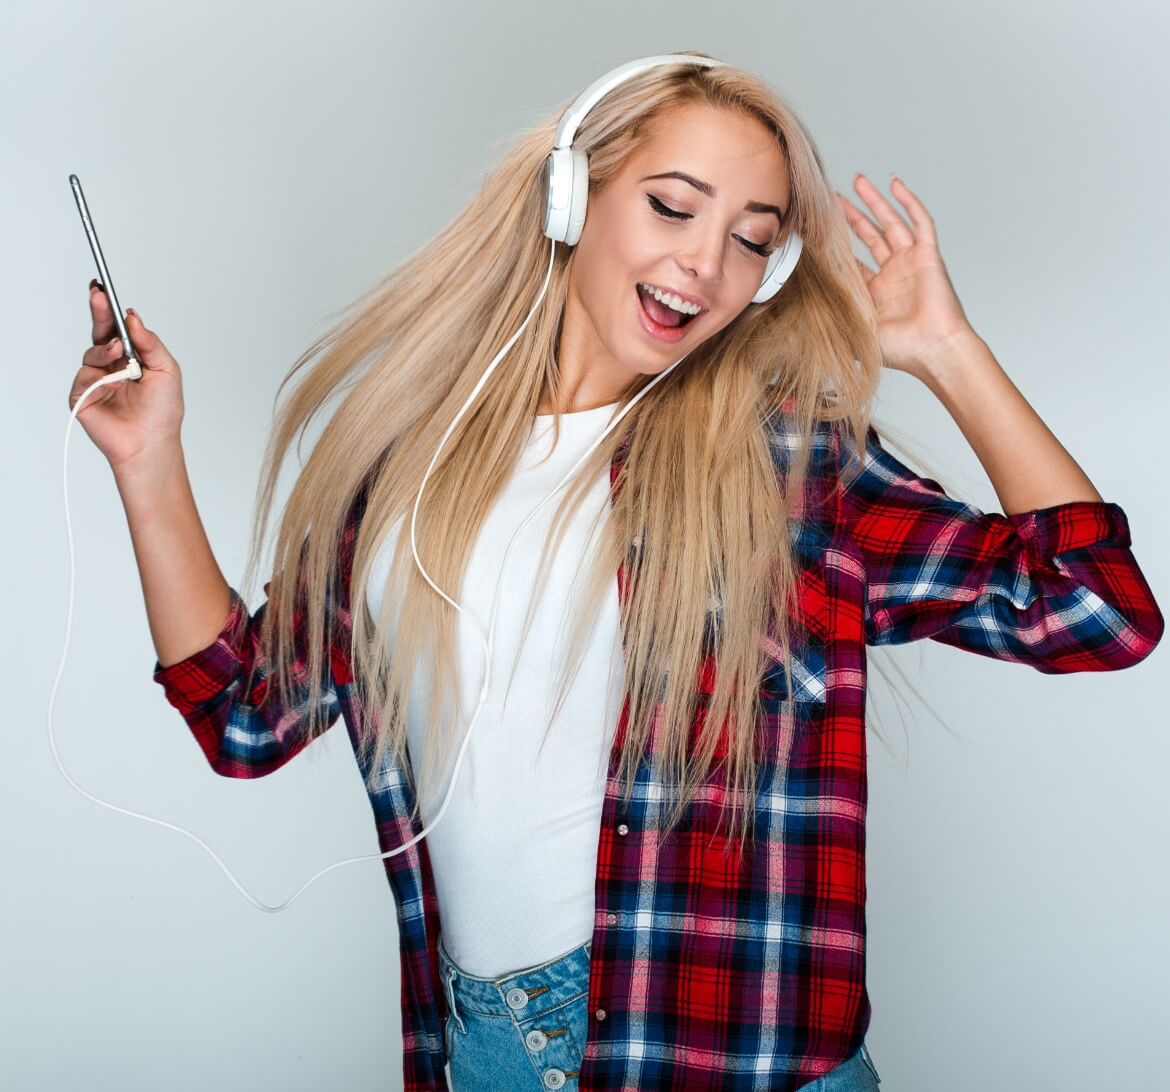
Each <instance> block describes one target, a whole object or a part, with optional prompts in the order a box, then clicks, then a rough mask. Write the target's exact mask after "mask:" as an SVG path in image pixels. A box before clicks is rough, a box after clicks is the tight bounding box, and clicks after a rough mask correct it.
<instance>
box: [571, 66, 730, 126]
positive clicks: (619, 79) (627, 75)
mask: <svg viewBox="0 0 1170 1092" xmlns="http://www.w3.org/2000/svg"><path fill="white" fill-rule="evenodd" d="M660 64H697V65H704V66H706V67H708V68H717V67H719V66H721V65H722V64H723V62H722V61H716V60H713V59H712V58H710V57H700V56H699V55H698V54H697V53H667V54H660V55H658V56H655V57H643V58H642V59H641V60H638V61H629V62H628V63H627V64H623V65H621V66H619V67H618V68H615V69H614V70H613V71H612V72H607V73H606V74H605V75H604V76H601V77H600V78H598V79H596V80H594V81H593V82H592V83H591V84H590V85H589V86H588V87H586V88H585V90H584V91H582V92H581V94H580V95H578V96H577V101H576V102H574V103H573V105H572V106H570V107H569V109H568V110H566V111H565V114H564V117H562V118H561V123H560V125H558V126H557V135H556V139H555V140H554V141H553V147H554V148H567V147H568V146H569V145H570V144H572V143H573V137H575V136H576V135H577V128H578V126H579V125H580V124H581V122H582V121H584V119H585V115H586V114H588V113H589V111H590V110H592V109H593V107H594V106H596V105H597V103H598V102H600V101H601V100H602V99H603V98H605V96H606V95H608V94H609V93H610V92H611V91H612V90H613V89H614V88H615V87H617V86H618V84H621V83H625V82H626V80H628V79H632V78H633V77H634V76H637V75H638V74H639V73H640V72H645V71H646V70H647V69H649V68H655V67H657V66H658V65H660Z"/></svg>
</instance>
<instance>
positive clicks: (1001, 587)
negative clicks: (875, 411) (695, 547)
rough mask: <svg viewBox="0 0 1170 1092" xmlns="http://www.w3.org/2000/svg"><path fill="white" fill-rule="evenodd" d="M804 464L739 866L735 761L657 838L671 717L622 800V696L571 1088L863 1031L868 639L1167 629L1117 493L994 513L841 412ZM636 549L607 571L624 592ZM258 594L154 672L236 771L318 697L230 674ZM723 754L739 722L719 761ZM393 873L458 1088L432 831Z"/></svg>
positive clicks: (383, 820)
mask: <svg viewBox="0 0 1170 1092" xmlns="http://www.w3.org/2000/svg"><path fill="white" fill-rule="evenodd" d="M771 429H772V431H771V434H770V435H771V443H772V450H773V456H774V462H775V464H776V467H777V472H778V474H783V473H784V470H785V466H786V464H787V463H788V461H789V459H790V457H791V454H792V451H793V450H794V448H793V444H794V437H793V436H791V435H790V434H789V433H788V432H787V431H786V428H785V424H784V420H783V419H781V420H779V421H777V422H774V423H773V424H772V425H771ZM627 450H628V440H627V442H626V443H625V444H624V445H623V447H622V448H621V449H619V451H618V453H617V454H616V455H615V458H614V461H613V464H612V466H611V470H610V481H611V485H613V486H614V489H615V492H616V490H617V489H620V482H618V480H617V475H618V471H619V469H620V467H621V465H622V463H623V462H624V458H625V454H626V452H627ZM811 455H812V463H811V467H810V477H809V489H808V491H807V492H806V494H805V496H806V501H805V502H804V503H803V504H802V505H799V506H798V507H797V509H796V511H795V512H794V517H793V520H792V541H793V546H794V548H795V550H796V553H797V556H798V559H799V562H800V567H801V578H800V586H799V601H798V602H797V603H796V604H795V607H796V609H795V611H794V612H793V614H792V617H793V620H794V623H795V632H794V634H793V641H794V648H793V670H794V680H793V681H794V686H793V693H791V694H789V692H788V687H787V686H786V683H785V678H784V675H783V673H782V672H781V670H780V664H779V660H778V657H779V648H778V646H777V645H776V642H775V641H774V640H773V635H772V633H771V631H770V630H769V632H768V633H765V634H762V635H761V641H762V643H763V646H764V648H765V649H766V650H767V651H768V652H769V654H770V657H771V659H770V661H769V665H770V666H769V667H768V669H767V670H766V671H765V673H764V676H763V679H762V681H761V698H762V704H763V714H762V716H761V720H760V723H759V725H758V732H759V736H760V741H761V755H762V761H761V767H760V781H759V790H758V795H757V797H756V800H755V812H756V831H755V836H754V839H753V840H752V841H750V842H749V844H748V847H747V852H746V853H745V855H744V858H743V860H742V862H740V861H737V860H736V858H735V856H734V855H733V854H729V853H728V852H727V849H728V841H727V839H726V838H725V836H724V829H725V824H724V825H722V826H721V825H720V824H719V811H720V807H721V805H722V803H723V799H724V790H723V786H722V780H723V775H722V773H721V772H716V773H715V774H712V775H711V776H710V777H709V779H708V781H707V783H706V784H705V785H704V787H703V789H702V791H701V792H700V793H699V795H698V797H697V798H696V799H695V801H694V803H693V805H692V806H691V809H690V811H689V813H688V818H687V821H686V822H684V823H683V824H682V825H681V826H680V827H678V828H676V829H675V830H674V831H672V832H670V833H669V834H664V833H662V830H663V827H664V826H665V817H666V815H667V812H668V810H669V807H670V805H671V803H672V802H673V801H672V798H671V796H670V792H671V790H670V788H669V786H668V784H667V783H666V779H665V778H664V777H663V776H662V771H661V768H660V765H659V755H660V743H659V739H658V736H657V734H656V733H655V734H652V736H651V740H650V747H649V754H648V755H647V756H646V757H645V758H644V760H643V762H642V764H641V765H640V767H639V769H638V773H637V777H636V781H635V786H634V794H633V798H632V801H631V803H630V806H629V807H628V808H623V807H622V806H621V801H620V797H621V786H620V784H619V783H618V782H617V780H616V776H615V775H616V771H617V766H618V759H619V757H620V753H621V746H622V742H623V739H624V736H625V729H626V719H627V714H628V703H627V704H626V705H623V709H622V713H621V717H620V720H619V723H618V726H617V730H616V735H615V739H614V744H613V751H612V753H611V757H610V767H609V773H610V778H609V782H608V786H607V790H606V797H605V803H604V810H603V814H602V820H601V829H600V831H599V834H598V854H597V879H596V914H595V918H594V931H593V953H592V966H591V972H590V982H589V1012H590V1016H589V1033H588V1040H587V1045H586V1049H585V1055H584V1059H583V1064H582V1068H581V1072H580V1076H579V1078H578V1083H579V1087H580V1089H581V1090H582V1092H586V1090H601V1089H606V1090H615V1092H616V1090H630V1092H633V1090H643V1092H645V1090H649V1089H671V1090H683V1089H686V1090H690V1092H698V1090H703V1089H711V1090H715V1089H719V1090H731V1089H765V1088H766V1089H770V1090H778V1092H788V1090H792V1089H797V1088H801V1087H803V1086H805V1085H808V1084H811V1083H812V1082H813V1081H815V1080H816V1079H817V1078H818V1077H819V1076H820V1075H822V1074H824V1073H825V1072H827V1071H828V1070H830V1069H832V1068H833V1067H835V1066H837V1065H839V1064H840V1063H841V1062H842V1061H844V1060H845V1059H846V1058H848V1057H849V1056H850V1055H851V1054H853V1053H854V1052H855V1051H856V1050H857V1048H858V1046H859V1045H860V1044H861V1041H862V1039H863V1037H864V1035H865V1033H866V1030H867V1028H868V1025H869V1020H870V1004H869V998H868V995H867V993H866V987H865V934H866V929H865V896H866V885H865V814H866V802H867V782H866V747H865V723H864V720H865V691H866V651H865V650H866V646H867V645H890V644H900V643H904V642H908V641H913V640H917V639H920V638H923V637H929V638H931V639H933V640H935V641H939V642H941V643H943V644H949V645H952V646H954V647H956V648H961V649H965V650H967V651H969V652H974V653H977V654H979V655H982V656H990V657H994V658H996V659H1000V660H1007V661H1015V662H1017V663H1021V664H1027V665H1029V666H1031V667H1034V668H1035V669H1036V670H1038V671H1043V672H1048V673H1063V672H1071V671H1109V670H1117V669H1119V668H1124V667H1129V666H1132V665H1133V664H1136V663H1137V662H1139V661H1140V660H1142V659H1143V658H1144V657H1146V656H1147V655H1149V653H1150V652H1151V650H1152V649H1153V648H1154V647H1155V645H1156V644H1157V643H1158V641H1159V640H1160V638H1161V636H1162V633H1163V630H1164V628H1165V623H1164V620H1163V617H1162V614H1161V611H1160V610H1159V608H1158V605H1157V604H1156V603H1155V601H1154V598H1153V595H1152V593H1151V591H1150V588H1149V586H1148V584H1147V583H1146V580H1145V578H1144V576H1143V574H1142V572H1141V570H1140V569H1139V568H1138V564H1137V562H1136V560H1135V559H1134V557H1133V554H1132V553H1131V552H1130V546H1131V541H1130V535H1129V526H1128V522H1127V519H1126V516H1125V513H1124V512H1123V510H1122V509H1121V508H1120V507H1119V506H1118V505H1116V504H1113V503H1095V502H1093V503H1090V502H1073V503H1068V504H1060V505H1055V506H1053V507H1050V508H1044V509H1039V510H1036V511H1031V512H1023V513H1017V514H1015V515H1011V516H1007V515H1002V514H999V513H983V512H980V511H979V510H977V509H976V508H974V507H972V506H971V505H969V504H966V503H963V502H961V501H958V500H956V499H954V498H951V497H949V496H948V495H947V494H946V493H945V492H944V491H943V489H942V487H941V486H940V485H939V484H938V483H937V482H935V481H932V480H931V479H929V478H924V477H921V476H919V475H918V474H916V473H915V472H914V471H913V470H911V469H910V468H909V467H907V466H905V465H904V464H903V463H902V462H900V461H899V460H898V459H897V458H895V457H894V455H893V454H891V453H890V452H889V451H888V450H887V449H885V448H884V447H883V446H882V444H881V442H880V439H879V437H878V434H877V432H876V430H874V429H873V428H871V429H870V430H869V433H868V434H867V436H866V441H865V449H864V450H863V451H860V452H858V451H847V450H846V445H845V444H844V443H843V440H842V436H841V433H840V431H839V428H838V427H837V426H836V425H832V424H824V425H822V426H818V429H817V431H816V432H815V433H814V437H813V451H812V452H811ZM363 510H364V499H363V498H362V497H359V499H358V501H357V503H356V504H355V505H354V508H353V510H352V511H351V513H350V517H349V519H348V521H347V526H346V528H345V532H344V539H343V544H342V551H341V557H340V565H339V571H340V581H341V587H340V595H339V598H338V601H337V609H336V612H335V615H336V617H335V619H334V622H335V623H336V624H335V627H334V629H333V631H332V632H333V633H334V645H333V652H332V657H331V663H330V673H331V678H330V680H329V687H328V689H327V690H326V699H327V701H328V702H329V708H330V710H331V711H332V713H333V716H334V718H340V719H341V720H342V721H343V722H344V723H345V724H346V726H347V730H348V732H349V736H350V739H351V741H353V742H355V743H356V739H357V738H358V737H357V732H358V728H359V725H360V719H359V718H360V716H361V712H360V709H359V708H358V705H357V702H356V695H355V692H354V683H353V676H352V672H351V665H350V663H349V659H348V642H349V636H350V632H351V614H350V610H351V607H350V602H349V578H350V573H351V566H352V558H353V549H354V543H355V541H356V537H357V530H358V527H359V525H360V521H361V516H362V512H363ZM636 556H637V555H636V553H634V552H633V551H631V554H630V555H629V558H628V559H627V561H625V562H623V564H622V565H621V566H620V567H619V570H618V573H617V578H618V592H619V597H620V598H621V599H622V600H623V602H624V601H625V597H626V596H627V594H628V583H627V580H628V570H629V567H630V565H632V564H633V563H634V561H636ZM269 588H270V585H265V594H266V595H267V594H268V592H269ZM266 605H267V604H262V605H261V606H260V607H259V608H258V610H257V612H256V613H255V615H251V616H250V615H249V613H248V609H247V607H246V605H245V603H244V601H243V600H242V599H241V598H240V596H239V594H238V593H237V592H236V591H235V589H232V607H231V613H230V616H229V617H228V620H227V622H226V623H225V625H224V629H223V631H222V632H221V634H220V635H219V636H218V637H217V638H216V640H215V641H214V642H213V643H212V644H211V645H210V646H208V647H207V648H206V649H203V650H201V651H199V652H196V653H195V654H194V655H192V656H190V657H188V658H187V659H185V660H183V661H181V662H179V663H176V664H172V665H170V666H168V667H165V668H164V667H162V666H161V665H160V664H159V662H158V661H157V660H156V661H155V668H154V679H155V681H156V682H158V683H159V684H160V685H161V686H162V687H163V688H164V692H165V695H166V698H167V700H168V701H169V702H170V703H171V704H172V705H173V706H174V707H175V708H176V709H177V710H178V711H179V712H180V713H181V714H182V715H183V717H184V719H185V720H186V722H187V724H188V726H189V727H190V730H191V732H192V733H193V735H194V737H195V739H196V741H197V742H198V744H199V746H200V747H201V748H202V750H203V753H204V755H205V756H206V758H207V760H208V762H209V763H210V764H211V766H212V768H213V769H214V770H216V771H217V772H218V773H220V774H223V775H224V776H228V777H262V776H265V775H266V774H269V773H272V772H273V771H275V770H277V769H279V768H280V767H281V766H282V765H283V764H284V763H286V762H287V761H289V759H291V758H293V757H294V756H295V755H296V754H297V753H298V752H299V751H300V750H301V749H302V748H303V747H304V745H305V740H304V738H303V736H302V735H300V734H299V729H300V728H301V726H302V725H303V722H304V717H305V709H306V705H305V702H304V700H297V701H294V702H292V703H290V705H289V706H288V707H285V708H280V707H278V706H277V703H276V702H275V700H270V701H269V702H267V703H264V697H265V687H266V682H265V677H266V674H267V667H266V665H260V670H259V671H258V672H257V675H258V676H259V680H258V681H257V683H256V685H254V687H253V688H252V690H251V691H250V692H247V693H245V692H243V691H242V689H241V687H242V682H243V679H244V677H245V676H246V673H247V670H248V668H249V667H251V665H252V664H253V663H254V662H255V660H256V656H257V635H258V633H259V622H260V619H261V615H262V612H263V611H264V610H265V607H266ZM297 666H299V667H300V669H301V670H300V675H299V677H300V678H305V677H307V676H306V673H305V671H304V665H303V663H300V664H298V665H297ZM715 670H716V663H715V658H714V654H713V653H710V654H709V655H708V657H707V658H706V660H705V661H704V663H703V665H702V668H701V671H700V675H699V677H698V678H697V679H696V681H695V686H696V693H697V695H698V716H697V717H696V731H698V729H699V727H700V724H701V721H700V718H701V716H702V713H703V711H704V709H705V708H706V702H707V700H708V698H709V695H710V694H711V693H712V692H713V689H714V673H715ZM305 696H306V698H307V687H306V695H305ZM273 697H274V698H275V695H274V696H273ZM355 751H356V747H355ZM726 753H727V747H726V732H725V733H724V739H723V740H721V742H720V747H719V749H718V750H717V751H716V760H718V759H719V758H721V757H722V756H724V755H725V754H726ZM367 773H368V771H367V770H365V769H363V770H362V774H363V775H365V774H367ZM412 793H413V779H412V775H411V771H410V769H409V767H407V768H402V767H401V766H398V765H388V766H386V768H384V769H382V770H380V771H379V776H378V779H377V782H376V788H375V790H374V791H372V792H371V793H370V805H371V808H372V811H373V814H374V821H375V824H376V827H377V833H378V840H379V843H380V845H381V847H382V852H386V851H388V850H391V849H394V848H396V847H398V846H400V845H402V844H403V843H404V842H405V841H408V840H409V839H410V838H411V837H413V836H414V835H415V834H417V833H418V832H419V830H420V829H421V828H420V827H418V825H417V824H411V823H410V822H409V819H408V816H409V812H410V808H411V804H412V802H413V795H412ZM384 864H385V869H386V874H387V877H388V880H389V883H390V887H391V890H392V892H393V896H394V901H395V905H396V908H397V918H398V928H399V947H400V956H401V1014H402V1038H403V1072H404V1078H405V1088H406V1089H407V1092H430V1090H434V1089H445V1088H447V1081H446V1075H445V1072H444V1067H445V1062H446V1058H445V1054H444V1049H445V1048H444V1042H443V1035H442V1019H443V1017H444V1015H445V1000H444V993H443V990H442V988H441V985H440V982H439V973H438V947H437V939H436V938H437V936H438V927H439V908H438V901H437V896H436V893H435V887H434V882H433V876H432V872H431V866H430V861H429V857H428V854H427V842H426V840H425V839H424V840H423V841H422V842H420V843H418V844H416V845H414V846H412V847H411V848H410V849H409V850H407V851H406V852H405V853H402V854H399V855H398V856H395V857H391V858H388V859H387V860H386V861H385V862H384Z"/></svg>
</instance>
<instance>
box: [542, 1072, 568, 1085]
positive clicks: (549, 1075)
mask: <svg viewBox="0 0 1170 1092" xmlns="http://www.w3.org/2000/svg"><path fill="white" fill-rule="evenodd" d="M541 1079H542V1080H543V1081H544V1087H545V1088H564V1087H565V1071H564V1070H563V1069H546V1070H545V1071H544V1076H543V1077H542V1078H541Z"/></svg>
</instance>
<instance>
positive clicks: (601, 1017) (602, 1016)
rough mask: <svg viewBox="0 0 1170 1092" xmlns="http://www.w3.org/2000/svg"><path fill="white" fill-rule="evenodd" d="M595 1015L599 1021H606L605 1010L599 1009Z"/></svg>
mask: <svg viewBox="0 0 1170 1092" xmlns="http://www.w3.org/2000/svg"><path fill="white" fill-rule="evenodd" d="M593 1015H594V1016H596V1017H597V1019H598V1020H604V1019H605V1009H598V1010H597V1011H596V1012H595V1013H594V1014H593Z"/></svg>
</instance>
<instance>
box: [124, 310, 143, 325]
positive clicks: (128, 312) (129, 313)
mask: <svg viewBox="0 0 1170 1092" xmlns="http://www.w3.org/2000/svg"><path fill="white" fill-rule="evenodd" d="M130 315H133V316H134V317H135V318H136V319H138V321H139V322H141V321H142V318H141V316H139V314H138V312H137V311H135V310H134V308H133V307H127V308H126V316H127V317H129V316H130Z"/></svg>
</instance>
